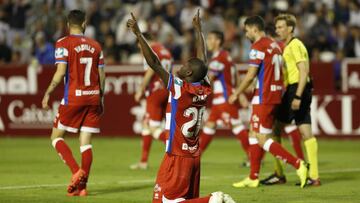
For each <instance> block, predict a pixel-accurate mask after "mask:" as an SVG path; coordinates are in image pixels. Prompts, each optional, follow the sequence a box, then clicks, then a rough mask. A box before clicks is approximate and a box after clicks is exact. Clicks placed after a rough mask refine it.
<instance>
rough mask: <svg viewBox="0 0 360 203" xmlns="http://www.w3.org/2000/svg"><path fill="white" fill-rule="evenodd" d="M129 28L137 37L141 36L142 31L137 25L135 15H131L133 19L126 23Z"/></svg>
mask: <svg viewBox="0 0 360 203" xmlns="http://www.w3.org/2000/svg"><path fill="white" fill-rule="evenodd" d="M126 25H127V27H128V28H130V29H131V31H132V32H133V33H134V34H135V35H136V36H138V35H140V34H141V31H140V28H139V26H138V24H137V20H136V18H135V16H134V14H133V13H131V19H129V20H128V21H127V23H126Z"/></svg>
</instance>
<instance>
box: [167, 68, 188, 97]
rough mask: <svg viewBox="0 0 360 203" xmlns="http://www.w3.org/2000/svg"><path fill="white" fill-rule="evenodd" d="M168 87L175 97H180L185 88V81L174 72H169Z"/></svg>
mask: <svg viewBox="0 0 360 203" xmlns="http://www.w3.org/2000/svg"><path fill="white" fill-rule="evenodd" d="M167 89H168V90H169V91H170V92H171V95H172V97H173V98H174V99H179V98H180V97H181V94H182V92H183V89H184V81H182V80H181V79H180V78H178V77H175V76H174V75H173V74H169V80H168V85H167Z"/></svg>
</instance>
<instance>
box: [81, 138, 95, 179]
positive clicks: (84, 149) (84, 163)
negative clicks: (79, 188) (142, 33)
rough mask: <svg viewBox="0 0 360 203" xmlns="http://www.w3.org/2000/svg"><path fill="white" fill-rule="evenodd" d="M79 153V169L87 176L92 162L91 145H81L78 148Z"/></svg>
mask: <svg viewBox="0 0 360 203" xmlns="http://www.w3.org/2000/svg"><path fill="white" fill-rule="evenodd" d="M80 152H81V168H82V169H83V170H84V171H85V173H86V175H89V173H90V168H91V163H92V160H93V155H92V145H90V144H88V145H83V146H80Z"/></svg>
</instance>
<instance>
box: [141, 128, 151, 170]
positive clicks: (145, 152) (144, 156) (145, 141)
mask: <svg viewBox="0 0 360 203" xmlns="http://www.w3.org/2000/svg"><path fill="white" fill-rule="evenodd" d="M152 140H153V137H152V136H151V135H142V151H141V160H140V162H143V163H145V162H147V161H148V158H149V152H150V147H151V143H152Z"/></svg>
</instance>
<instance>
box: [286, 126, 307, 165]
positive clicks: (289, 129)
mask: <svg viewBox="0 0 360 203" xmlns="http://www.w3.org/2000/svg"><path fill="white" fill-rule="evenodd" d="M285 133H286V134H288V135H289V136H290V138H291V144H292V146H293V148H294V150H295V153H296V156H297V157H298V158H299V159H302V160H304V153H303V150H302V147H301V134H300V132H299V129H297V127H296V126H295V125H290V126H286V127H285Z"/></svg>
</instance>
